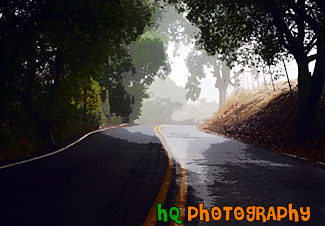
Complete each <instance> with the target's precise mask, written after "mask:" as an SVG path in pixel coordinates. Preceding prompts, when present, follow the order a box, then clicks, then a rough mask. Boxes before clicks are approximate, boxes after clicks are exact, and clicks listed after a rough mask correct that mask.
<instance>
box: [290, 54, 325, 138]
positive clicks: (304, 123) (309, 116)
mask: <svg viewBox="0 0 325 226" xmlns="http://www.w3.org/2000/svg"><path fill="white" fill-rule="evenodd" d="M318 54H319V56H318V58H317V61H316V65H315V69H314V73H313V76H311V75H310V73H309V71H308V61H307V59H306V58H305V59H302V60H301V59H300V60H298V61H297V63H298V84H299V85H298V96H299V112H298V120H297V125H296V136H295V141H296V142H297V143H305V142H306V141H307V140H308V139H310V138H312V136H313V135H314V130H315V126H316V117H317V110H318V105H319V101H320V98H321V95H322V91H323V86H324V80H325V74H324V70H325V67H324V62H325V56H324V53H322V52H321V51H320V52H319V53H318Z"/></svg>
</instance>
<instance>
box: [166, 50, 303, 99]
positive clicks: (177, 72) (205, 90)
mask: <svg viewBox="0 0 325 226" xmlns="http://www.w3.org/2000/svg"><path fill="white" fill-rule="evenodd" d="M173 49H174V46H173V45H169V47H168V50H167V53H168V56H169V59H170V61H171V69H172V72H171V74H170V75H169V77H170V78H171V79H172V80H174V81H175V83H176V85H178V86H182V87H185V84H186V82H187V77H188V74H189V71H188V70H187V67H186V64H185V59H186V57H187V54H188V53H189V51H190V50H191V46H182V47H181V48H180V49H179V52H178V53H179V55H180V56H178V57H173ZM280 66H282V65H280ZM287 70H288V73H289V77H290V79H296V78H297V75H298V70H297V65H296V63H295V61H292V62H290V63H287ZM261 79H262V76H261ZM266 79H267V81H269V80H270V78H269V76H267V75H266ZM283 79H286V77H281V78H280V80H283ZM215 81H216V79H215V78H214V77H213V76H212V75H211V74H210V75H208V76H207V77H206V78H205V79H203V80H202V81H201V88H202V89H201V95H200V98H206V99H207V100H208V101H217V102H218V99H219V96H218V90H217V89H216V88H215V86H214V84H215ZM261 81H262V80H261ZM228 93H229V92H228Z"/></svg>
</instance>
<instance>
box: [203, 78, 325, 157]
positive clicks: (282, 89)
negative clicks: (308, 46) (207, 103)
mask: <svg viewBox="0 0 325 226" xmlns="http://www.w3.org/2000/svg"><path fill="white" fill-rule="evenodd" d="M291 83H292V86H293V96H291V94H290V90H289V87H288V84H287V82H286V81H279V82H276V83H275V87H276V91H274V90H273V87H272V85H271V84H270V85H268V86H266V88H264V87H262V88H258V89H254V90H246V91H237V92H235V93H233V95H231V97H230V98H229V99H228V100H227V101H226V102H225V103H224V105H222V107H221V108H220V109H219V110H218V112H216V113H215V115H214V116H213V117H212V118H210V119H209V120H207V121H206V122H205V123H203V124H202V125H200V126H199V128H200V129H201V130H203V131H205V132H210V133H211V132H212V133H218V134H222V135H224V136H227V137H230V138H232V139H236V140H240V141H243V142H245V143H249V144H252V145H254V146H256V147H260V148H266V149H269V150H273V151H279V152H284V153H288V154H291V155H295V156H299V157H301V158H306V159H308V160H312V161H320V162H323V163H325V153H324V147H325V95H324V93H323V96H322V98H321V100H320V106H319V111H318V115H317V124H316V129H315V136H314V138H313V139H311V140H309V141H308V142H307V143H305V144H303V145H298V144H296V143H295V142H294V134H295V122H296V120H297V117H298V96H297V81H291Z"/></svg>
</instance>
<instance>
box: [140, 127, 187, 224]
mask: <svg viewBox="0 0 325 226" xmlns="http://www.w3.org/2000/svg"><path fill="white" fill-rule="evenodd" d="M161 127H162V126H156V127H155V129H154V130H155V133H156V134H157V136H158V138H159V139H160V141H161V143H162V145H163V147H164V149H165V152H166V155H167V158H168V161H167V169H166V174H165V178H164V181H163V183H162V185H161V187H160V190H159V193H158V195H157V197H156V199H155V202H154V203H153V206H152V207H151V209H150V212H149V214H148V216H147V218H146V220H145V222H144V224H143V225H144V226H151V225H156V223H157V204H158V203H161V204H163V203H164V202H165V199H166V196H167V193H168V190H169V187H170V183H171V178H172V172H173V162H172V158H171V157H170V155H169V153H168V149H167V147H166V143H165V142H166V140H167V137H166V136H165V135H164V133H163V132H162V131H161ZM178 162H179V168H180V182H179V185H178V190H177V197H176V202H175V206H176V207H178V208H179V210H180V219H181V220H182V221H183V224H182V225H184V221H185V211H186V199H187V176H186V170H185V168H184V166H183V164H182V163H181V161H179V160H178ZM170 225H178V224H176V223H175V222H174V221H172V222H171V223H170Z"/></svg>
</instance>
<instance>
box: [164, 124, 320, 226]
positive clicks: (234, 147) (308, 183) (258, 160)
mask: <svg viewBox="0 0 325 226" xmlns="http://www.w3.org/2000/svg"><path fill="white" fill-rule="evenodd" d="M161 130H162V132H163V133H164V135H165V136H166V138H165V139H166V145H167V148H168V151H169V152H170V155H171V156H172V157H174V158H175V159H179V161H181V162H182V163H183V165H184V166H185V168H186V170H187V176H188V178H187V180H188V190H189V195H188V205H193V206H198V203H202V202H203V203H204V207H205V208H208V209H210V208H211V207H213V206H219V207H222V206H233V207H236V206H242V207H245V206H264V207H266V208H267V207H269V206H280V205H281V206H288V204H289V203H293V206H294V207H296V208H298V207H301V206H303V207H306V206H310V207H311V219H310V221H308V222H301V221H300V222H299V224H305V225H322V224H323V222H325V193H324V187H325V171H324V169H322V168H320V167H316V166H313V165H312V164H311V163H306V162H300V161H297V160H294V159H292V158H290V157H288V156H285V155H283V154H279V153H274V152H270V151H266V150H261V149H257V148H252V147H250V146H248V145H246V144H243V143H240V142H237V141H233V140H229V139H226V138H223V137H221V136H216V135H212V134H207V133H203V132H200V131H198V130H197V129H196V127H195V126H179V125H177V126H176V125H175V126H174V125H165V126H163V127H162V128H161ZM191 223H193V224H196V225H198V224H206V223H204V222H198V221H195V222H191ZM211 224H213V225H216V224H217V225H234V224H235V225H246V224H247V225H252V224H253V225H260V224H261V222H253V223H249V222H247V221H241V222H235V221H234V220H230V221H229V222H222V221H219V222H213V221H212V222H211ZM266 224H267V225H275V224H278V225H291V224H295V223H294V222H288V221H286V220H282V222H274V221H270V222H268V223H266ZM296 224H297V223H296Z"/></svg>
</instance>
